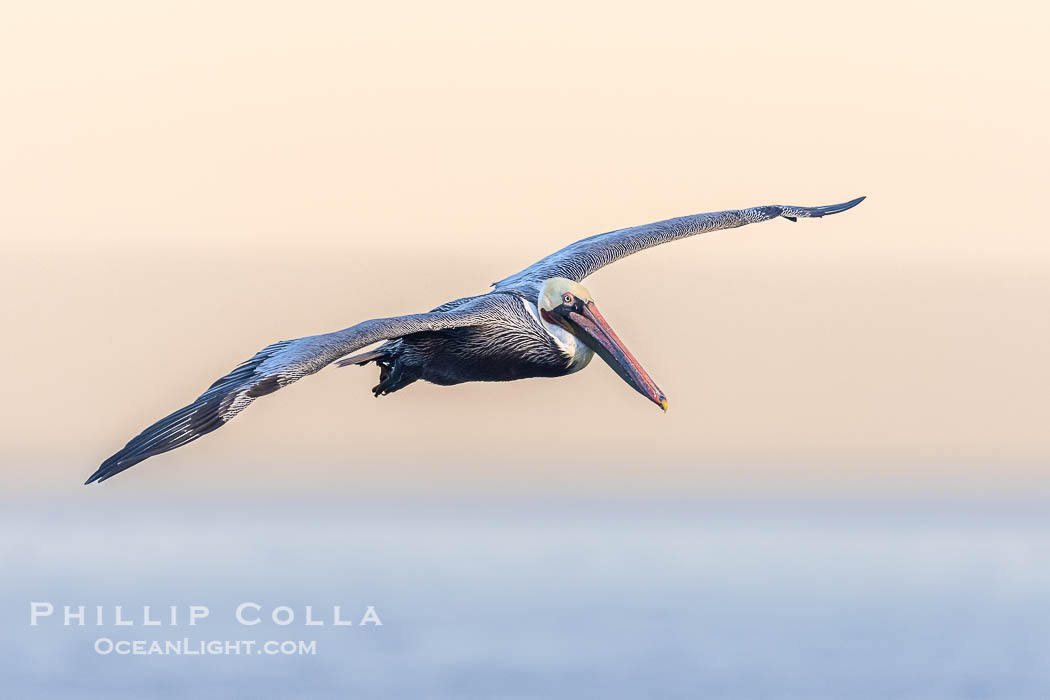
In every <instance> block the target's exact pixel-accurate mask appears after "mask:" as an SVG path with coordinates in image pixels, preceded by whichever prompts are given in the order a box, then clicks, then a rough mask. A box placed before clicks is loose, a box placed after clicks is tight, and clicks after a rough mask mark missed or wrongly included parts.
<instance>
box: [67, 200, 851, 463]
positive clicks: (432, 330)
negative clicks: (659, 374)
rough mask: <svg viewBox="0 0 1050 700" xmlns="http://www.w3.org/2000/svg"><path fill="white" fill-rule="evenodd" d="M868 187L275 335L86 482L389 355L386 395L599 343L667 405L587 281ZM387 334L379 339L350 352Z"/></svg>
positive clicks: (646, 236) (627, 234) (632, 232)
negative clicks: (322, 374) (439, 298)
mask: <svg viewBox="0 0 1050 700" xmlns="http://www.w3.org/2000/svg"><path fill="white" fill-rule="evenodd" d="M863 199H864V198H863V197H858V198H857V199H854V200H851V201H849V202H846V203H844V204H833V205H831V206H825V207H785V206H765V207H753V208H751V209H739V210H731V211H721V212H713V213H709V214H697V215H695V216H683V217H680V218H677V219H668V220H667V221H660V222H657V223H654V224H648V225H645V226H636V227H634V228H625V229H620V230H618V231H611V232H609V233H603V234H599V235H597V236H591V237H590V238H584V239H583V240H580V241H577V242H576V243H573V244H572V245H570V246H567V247H565V248H562V249H561V250H559V251H558V252H556V253H552V254H551V255H548V256H547V257H545V258H543V259H542V260H540V261H539V262H536V263H534V264H533V265H530V266H529V267H527V268H525V269H524V270H522V271H521V272H518V273H517V274H514V275H511V276H510V277H507V278H506V279H504V280H501V281H499V282H496V283H495V284H493V285H492V287H493V288H492V290H491V291H489V292H487V293H485V294H481V295H478V296H473V297H464V298H462V299H456V300H455V301H450V302H448V303H447V304H442V305H441V306H439V307H437V308H436V309H434V310H433V311H430V312H428V313H422V314H411V315H408V316H396V317H393V318H376V319H371V320H369V321H363V322H361V323H358V324H357V325H354V326H350V327H349V328H344V329H343V330H341V331H335V332H334V333H325V334H323V335H312V336H307V337H305V338H297V339H295V340H282V341H280V342H277V343H274V344H273V345H268V346H266V347H265V348H263V349H262V350H260V351H259V352H257V353H255V355H253V356H252V357H251V358H249V359H248V360H247V361H245V362H242V363H241V364H240V365H238V366H237V367H235V368H234V369H233V370H232V371H231V372H230V373H229V374H227V375H226V376H224V377H221V378H220V379H218V380H217V381H216V382H215V383H214V384H212V385H211V386H210V387H208V390H207V391H205V392H204V393H203V394H201V395H200V396H199V397H198V398H197V400H196V401H194V402H193V403H191V404H190V405H188V406H186V407H184V408H181V409H179V410H178V411H175V412H174V413H172V414H171V415H169V416H167V417H165V418H162V419H160V420H159V421H157V422H156V423H154V424H153V425H151V426H150V427H148V428H146V429H145V430H143V431H142V432H141V433H139V435H137V436H136V437H134V438H132V440H131V441H130V442H129V443H128V444H127V445H125V446H124V449H122V450H120V451H119V452H117V453H116V454H115V455H113V456H112V457H110V458H109V459H107V460H106V461H105V462H103V463H102V465H101V466H100V467H99V468H98V470H97V471H96V472H95V473H94V474H92V475H91V476H90V477H89V478H88V480H87V481H86V482H85V483H88V484H90V483H92V482H94V481H105V480H106V479H108V478H110V477H111V476H113V475H115V474H119V473H120V472H122V471H124V470H125V469H128V468H129V467H132V466H134V465H136V464H138V463H139V462H141V461H142V460H144V459H148V458H150V457H153V456H154V455H159V454H161V453H162V452H167V451H168V450H173V449H175V448H176V447H182V446H183V445H185V444H187V443H190V442H193V441H194V440H196V439H197V438H199V437H201V436H202V435H205V434H207V433H210V432H211V431H213V430H215V429H216V428H219V427H222V426H223V425H225V424H226V423H228V422H229V421H230V420H232V419H233V417H234V416H236V415H237V414H238V413H240V412H241V411H243V410H244V409H245V408H246V407H247V406H248V404H250V403H251V402H252V401H254V400H255V399H257V398H259V397H260V396H266V395H267V394H272V393H273V392H275V391H277V390H278V389H281V388H283V387H286V386H288V385H289V384H291V383H292V382H294V381H297V380H299V379H302V378H303V377H305V376H307V375H310V374H314V373H315V372H317V371H318V370H320V369H322V368H323V367H327V366H328V365H330V364H331V363H333V362H335V363H336V364H337V365H338V366H340V367H342V366H346V365H366V364H368V363H369V362H374V363H375V364H376V365H378V366H379V383H378V384H377V385H376V386H375V387H373V389H372V393H373V394H375V395H376V396H377V397H378V396H383V395H386V394H390V393H392V392H395V391H398V390H399V389H402V388H404V387H406V386H408V385H409V384H411V383H412V382H414V381H416V380H417V379H422V380H424V381H428V382H431V383H434V384H440V385H452V384H459V383H461V382H506V381H511V380H514V379H525V378H528V377H562V376H565V375H567V374H572V373H573V372H578V371H580V370H581V369H583V368H584V367H586V366H587V363H589V362H590V361H591V358H592V357H593V356H594V355H598V356H599V357H601V358H602V359H603V360H605V362H606V363H608V365H609V366H610V367H612V369H613V371H615V372H616V373H617V374H618V375H620V377H622V378H623V380H624V381H625V382H627V384H628V385H630V386H631V387H632V388H633V389H634V390H635V391H637V392H638V393H640V394H641V395H642V396H644V397H646V398H647V399H649V400H650V401H652V402H653V403H655V404H657V405H658V406H660V407H661V408H662V409H663V410H664V411H666V410H667V397H666V396H665V395H664V392H663V391H661V390H660V388H659V387H658V386H657V385H656V382H654V381H653V379H652V377H650V376H649V373H648V372H646V371H645V370H644V369H642V366H641V365H640V364H639V363H638V360H636V359H635V358H634V356H633V355H632V354H631V353H630V351H629V350H628V349H627V348H626V347H625V346H624V344H623V342H622V341H621V340H620V339H619V338H618V337H617V335H616V333H615V332H614V331H613V329H612V328H611V327H610V326H609V324H608V323H607V322H606V320H605V318H603V317H602V315H601V313H599V311H598V307H597V306H595V304H594V298H593V297H592V296H591V294H590V292H588V291H587V290H586V289H585V288H584V287H583V285H581V284H580V282H581V281H583V279H584V278H585V277H587V276H588V275H590V274H591V273H593V272H595V271H596V270H598V269H599V268H602V267H604V266H605V265H608V264H609V263H611V262H615V261H616V260H619V259H620V258H623V257H626V256H628V255H631V254H632V253H637V252H638V251H640V250H644V249H646V248H652V247H653V246H657V245H660V244H662V243H668V242H670V241H676V240H678V239H680V238H687V237H689V236H695V235H696V234H698V233H707V232H709V231H718V230H720V229H727V228H736V227H738V226H744V225H746V224H752V223H756V222H758V221H766V220H768V219H774V218H776V217H778V216H782V217H784V218H785V219H788V220H790V221H796V220H797V219H798V218H809V217H821V216H826V215H828V214H837V213H838V212H841V211H846V210H847V209H850V208H852V207H854V206H856V205H857V204H859V203H860V202H861V201H862V200H863ZM379 341H386V342H385V343H383V344H382V345H380V346H379V347H378V348H376V349H375V350H372V351H370V352H365V353H363V354H360V355H355V356H352V357H347V356H348V355H350V353H352V352H355V351H357V350H360V349H362V348H364V347H366V346H368V345H371V344H373V343H376V342H379Z"/></svg>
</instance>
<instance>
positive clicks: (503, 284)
mask: <svg viewBox="0 0 1050 700" xmlns="http://www.w3.org/2000/svg"><path fill="white" fill-rule="evenodd" d="M862 201H864V197H858V198H857V199H854V200H851V201H849V202H845V203H843V204H832V205H830V206H826V207H785V206H780V205H772V206H767V207H752V208H751V209H734V210H731V211H718V212H712V213H710V214H696V215H694V216H682V217H679V218H677V219H668V220H667V221H658V222H656V223H654V224H646V225H644V226H635V227H633V228H624V229H620V230H619V231H610V232H609V233H601V234H598V235H597V236H591V237H590V238H584V239H583V240H580V241H576V242H575V243H573V244H572V245H569V246H566V247H564V248H562V249H561V250H559V251H558V252H556V253H551V254H550V255H548V256H547V257H545V258H543V259H542V260H540V261H538V262H536V263H533V264H532V265H530V266H529V267H527V268H525V269H524V270H522V271H521V272H519V273H517V274H514V275H511V276H510V277H508V278H506V279H504V280H500V281H499V282H496V283H495V285H493V286H494V287H495V288H496V289H497V290H516V291H520V292H524V293H526V294H533V293H535V292H538V290H539V288H540V286H541V285H542V284H543V282H544V281H545V280H548V279H550V278H551V277H567V278H568V279H571V280H574V281H576V282H582V281H583V278H585V277H587V276H588V275H590V274H592V273H593V272H595V271H597V270H598V269H600V268H602V267H605V266H606V265H608V264H609V263H612V262H616V261H617V260H619V259H620V258H624V257H627V256H628V255H631V254H633V253H637V252H638V251H640V250H645V249H646V248H652V247H653V246H658V245H661V244H663V243H669V242H671V241H677V240H678V239H680V238H688V237H689V236H695V235H697V234H698V233H707V232H709V231H719V230H721V229H725V228H737V227H738V226H744V225H746V224H753V223H757V222H759V221H766V220H768V219H775V218H776V217H778V216H782V217H784V218H785V219H789V220H791V221H795V220H797V219H800V218H812V217H821V216H827V215H829V214H837V213H839V212H840V211H846V210H847V209H852V208H853V207H855V206H857V205H858V204H860V203H861V202H862Z"/></svg>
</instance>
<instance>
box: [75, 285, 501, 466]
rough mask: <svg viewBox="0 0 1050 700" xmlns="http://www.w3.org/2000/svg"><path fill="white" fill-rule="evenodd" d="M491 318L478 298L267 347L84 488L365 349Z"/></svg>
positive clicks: (148, 432) (134, 442) (144, 435)
mask: <svg viewBox="0 0 1050 700" xmlns="http://www.w3.org/2000/svg"><path fill="white" fill-rule="evenodd" d="M494 314H495V312H494V311H493V309H492V307H491V305H490V304H486V303H485V297H484V296H482V297H477V298H476V299H475V300H474V301H472V302H468V303H464V304H461V305H460V306H458V307H457V308H456V309H454V310H451V311H447V312H430V313H425V314H414V315H410V316H397V317H393V318H379V319H372V320H370V321H364V322H362V323H359V324H357V325H356V326H351V327H349V328H346V329H343V330H341V331H336V332H334V333H326V334H324V335H313V336H308V337H306V338H298V339H296V340H282V341H280V342H277V343H274V344H272V345H268V346H266V347H265V348H263V349H262V350H260V351H259V352H257V353H255V355H253V356H252V357H251V358H250V359H249V360H247V361H245V362H242V363H241V364H239V365H237V367H235V368H234V369H233V370H232V371H231V372H230V373H229V374H227V375H225V376H224V377H222V378H220V379H218V380H217V381H216V382H215V383H214V384H212V385H211V386H210V387H208V389H207V391H205V392H204V393H203V394H201V395H200V396H199V397H198V398H197V400H196V401H194V402H193V403H191V404H190V405H188V406H185V407H183V408H180V409H179V410H178V411H175V412H174V413H172V414H171V415H169V416H166V417H165V418H161V419H160V420H159V421H157V422H156V423H154V424H153V425H151V426H150V427H148V428H146V429H145V430H143V431H142V432H141V433H139V435H137V436H136V437H134V438H132V439H131V441H130V442H128V444H127V445H125V446H124V449H122V450H120V451H119V452H117V453H116V454H115V455H113V456H112V457H110V458H109V459H107V460H106V461H105V462H103V463H102V465H101V466H100V467H99V468H98V469H97V470H96V471H95V473H94V474H92V475H91V476H90V477H89V478H88V480H87V481H86V482H84V483H86V484H90V483H92V482H95V481H105V480H106V479H108V478H110V477H111V476H114V475H115V474H119V473H120V472H122V471H124V470H125V469H128V468H130V467H133V466H134V465H136V464H138V463H139V462H141V461H142V460H144V459H148V458H150V457H153V456H155V455H159V454H161V453H163V452H167V451H169V450H174V449H175V448H177V447H182V446H183V445H186V444H188V443H191V442H193V441H194V440H196V439H197V438H199V437H201V436H202V435H207V434H208V433H210V432H212V431H213V430H216V429H217V428H221V427H222V426H223V425H225V424H226V423H228V422H229V421H230V420H232V419H233V418H234V417H235V416H236V415H237V414H238V413H240V412H241V411H243V410H244V409H245V408H246V407H247V406H248V404H250V403H251V402H252V401H254V400H255V399H257V398H259V397H260V396H265V395H267V394H272V393H273V392H275V391H277V390H278V389H280V388H282V387H285V386H287V385H289V384H291V383H292V382H295V381H297V380H299V379H301V378H303V377H305V376H307V375H310V374H313V373H315V372H317V371H319V370H320V369H322V368H323V367H325V366H327V365H328V364H330V363H331V362H333V361H334V360H337V359H339V358H340V357H343V356H344V355H346V354H348V353H351V352H353V351H355V350H359V349H361V348H363V347H365V346H366V345H371V344H372V343H374V342H376V341H379V340H386V339H390V338H399V337H401V336H403V335H407V334H409V333H419V332H422V331H432V330H441V329H444V328H459V327H463V326H472V325H478V324H480V323H485V322H487V321H491V320H493V317H494Z"/></svg>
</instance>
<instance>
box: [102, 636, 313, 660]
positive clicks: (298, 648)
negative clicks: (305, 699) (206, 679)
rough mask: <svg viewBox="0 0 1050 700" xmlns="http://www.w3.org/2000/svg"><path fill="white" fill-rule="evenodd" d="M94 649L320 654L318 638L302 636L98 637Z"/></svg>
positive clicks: (142, 653) (144, 653)
mask: <svg viewBox="0 0 1050 700" xmlns="http://www.w3.org/2000/svg"><path fill="white" fill-rule="evenodd" d="M95 653H96V654H101V655H102V656H105V655H107V654H117V655H132V656H230V655H234V656H240V655H242V654H244V655H249V654H266V655H268V656H276V655H282V656H313V655H315V654H317V640H312V641H306V640H303V639H299V640H294V641H293V640H291V639H286V640H284V641H277V640H272V639H271V640H268V641H265V642H257V641H256V640H254V639H238V640H231V639H226V640H218V639H212V640H203V639H201V640H193V639H189V638H188V637H184V638H182V639H166V640H164V641H158V640H152V641H150V640H145V639H136V640H133V641H129V640H127V639H119V640H113V639H110V638H109V637H99V638H98V639H96V640H95Z"/></svg>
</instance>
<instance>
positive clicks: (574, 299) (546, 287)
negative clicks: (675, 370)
mask: <svg viewBox="0 0 1050 700" xmlns="http://www.w3.org/2000/svg"><path fill="white" fill-rule="evenodd" d="M537 305H538V306H539V311H540V317H541V318H542V319H543V320H544V321H546V322H547V323H548V324H550V325H551V326H554V327H557V328H562V329H564V330H565V331H567V332H568V333H570V334H571V335H572V336H573V337H575V338H576V339H578V340H580V341H581V342H582V343H583V344H584V345H586V346H587V347H588V348H590V349H591V350H592V351H594V353H595V354H597V355H598V356H599V357H600V358H602V359H603V360H605V362H606V363H607V364H608V365H609V366H610V367H612V368H613V371H614V372H616V373H617V374H618V375H620V377H621V378H622V379H623V380H624V381H625V382H627V383H628V384H629V385H630V386H631V387H632V388H633V389H634V390H635V391H637V392H638V393H639V394H641V395H642V396H644V397H646V398H647V399H649V400H650V401H652V402H653V403H655V404H656V405H658V406H659V407H660V408H662V409H663V410H664V411H666V410H667V397H666V396H664V393H663V392H662V391H660V387H658V386H656V382H654V381H653V378H652V377H650V376H649V373H648V372H646V371H645V370H644V369H643V368H642V366H641V365H640V364H638V360H636V359H634V355H632V354H631V351H630V350H628V349H627V348H626V347H625V346H624V344H623V342H622V341H621V340H620V339H619V338H618V337H617V335H616V333H615V332H614V331H613V329H612V328H611V327H610V326H609V324H608V322H607V321H606V320H605V318H604V317H603V316H602V315H601V314H600V313H599V312H598V307H597V306H595V305H594V299H593V298H591V293H590V292H588V291H587V290H586V289H585V288H584V287H583V285H582V284H579V283H578V282H573V281H572V280H570V279H565V278H564V277H552V278H550V279H549V280H547V281H546V282H544V284H543V289H542V290H541V291H540V297H539V301H538V304H537Z"/></svg>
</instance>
